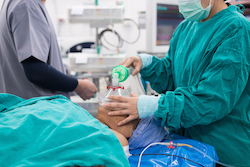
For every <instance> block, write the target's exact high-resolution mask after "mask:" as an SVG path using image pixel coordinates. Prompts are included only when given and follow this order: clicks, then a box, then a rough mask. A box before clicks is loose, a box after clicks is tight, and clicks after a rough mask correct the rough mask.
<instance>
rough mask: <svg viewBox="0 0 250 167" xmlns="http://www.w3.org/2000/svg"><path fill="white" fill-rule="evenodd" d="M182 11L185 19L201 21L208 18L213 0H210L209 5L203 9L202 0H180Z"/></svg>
mask: <svg viewBox="0 0 250 167" xmlns="http://www.w3.org/2000/svg"><path fill="white" fill-rule="evenodd" d="M178 1H179V4H178V5H179V10H180V13H181V14H182V15H183V16H184V18H185V19H187V20H191V21H201V20H204V19H206V18H208V16H209V14H210V11H211V6H212V0H210V3H209V6H208V7H206V9H203V7H202V5H201V0H178Z"/></svg>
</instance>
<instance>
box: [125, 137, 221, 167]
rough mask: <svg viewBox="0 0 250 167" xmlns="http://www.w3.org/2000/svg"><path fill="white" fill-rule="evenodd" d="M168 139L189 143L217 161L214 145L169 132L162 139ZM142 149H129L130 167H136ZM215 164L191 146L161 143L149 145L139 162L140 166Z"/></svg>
mask: <svg viewBox="0 0 250 167" xmlns="http://www.w3.org/2000/svg"><path fill="white" fill-rule="evenodd" d="M170 141H173V143H174V144H177V143H182V144H189V145H191V146H193V147H195V148H197V149H199V150H200V151H202V152H204V153H206V154H207V155H208V156H210V157H211V158H213V159H214V160H216V161H218V156H217V154H216V152H215V149H214V147H212V146H210V145H208V144H204V143H202V142H198V141H195V140H192V139H188V138H185V137H182V136H179V135H176V134H173V133H170V134H169V135H168V136H166V137H165V138H164V140H163V142H170ZM143 150H144V148H141V149H134V150H130V153H131V154H132V156H131V157H129V163H130V165H131V167H137V165H138V161H139V156H140V153H141V152H142V151H143ZM215 165H216V163H215V162H213V161H211V160H210V159H209V158H208V157H206V156H204V155H203V154H202V153H200V152H198V151H196V150H194V149H192V148H189V147H186V146H183V147H175V148H168V147H167V146H163V145H155V146H151V147H149V148H148V149H147V150H146V151H145V152H144V153H143V156H142V158H141V164H140V166H141V167H170V166H171V167H196V166H197V167H199V166H200V167H202V166H204V167H214V166H215Z"/></svg>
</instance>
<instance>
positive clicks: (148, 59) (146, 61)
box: [138, 54, 153, 69]
mask: <svg viewBox="0 0 250 167" xmlns="http://www.w3.org/2000/svg"><path fill="white" fill-rule="evenodd" d="M138 56H139V57H140V58H141V60H142V69H144V68H147V67H148V66H149V65H150V64H151V63H152V60H153V56H152V55H149V54H139V55H138Z"/></svg>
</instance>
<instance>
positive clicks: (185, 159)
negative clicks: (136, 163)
mask: <svg viewBox="0 0 250 167" xmlns="http://www.w3.org/2000/svg"><path fill="white" fill-rule="evenodd" d="M138 155H140V154H132V156H138ZM145 155H167V156H172V157H177V158H182V159H184V160H187V161H190V162H193V163H195V164H197V165H200V166H201V167H205V166H203V165H202V164H199V163H198V162H195V161H193V160H191V159H188V158H184V157H181V156H178V155H172V154H143V156H145Z"/></svg>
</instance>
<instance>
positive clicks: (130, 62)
mask: <svg viewBox="0 0 250 167" xmlns="http://www.w3.org/2000/svg"><path fill="white" fill-rule="evenodd" d="M120 65H123V66H125V67H129V66H133V67H134V68H135V70H134V71H133V73H132V75H133V76H135V75H136V74H137V73H139V72H140V70H141V68H142V66H143V64H142V60H141V58H140V57H139V56H132V57H128V58H126V59H125V60H123V62H121V64H120Z"/></svg>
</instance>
